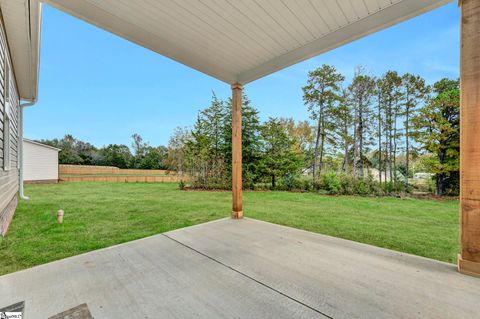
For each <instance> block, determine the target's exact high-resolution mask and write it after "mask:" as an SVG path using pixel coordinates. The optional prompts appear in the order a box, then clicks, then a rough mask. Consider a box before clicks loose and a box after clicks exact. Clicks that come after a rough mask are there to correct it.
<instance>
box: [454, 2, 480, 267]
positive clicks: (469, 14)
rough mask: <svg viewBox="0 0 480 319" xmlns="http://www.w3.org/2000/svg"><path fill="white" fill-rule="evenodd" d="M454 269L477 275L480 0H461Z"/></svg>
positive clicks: (479, 261)
mask: <svg viewBox="0 0 480 319" xmlns="http://www.w3.org/2000/svg"><path fill="white" fill-rule="evenodd" d="M459 4H460V6H461V11H462V17H461V53H460V59H461V61H460V83H461V98H460V105H461V107H460V218H461V229H460V232H461V253H460V255H459V257H458V269H459V271H460V272H462V273H464V274H469V275H474V276H480V1H478V0H461V1H460V2H459Z"/></svg>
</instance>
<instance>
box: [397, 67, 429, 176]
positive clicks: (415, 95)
mask: <svg viewBox="0 0 480 319" xmlns="http://www.w3.org/2000/svg"><path fill="white" fill-rule="evenodd" d="M402 82H403V89H404V95H405V104H404V107H403V112H404V117H405V122H404V127H405V170H406V176H405V178H406V180H405V183H406V184H408V175H409V170H410V151H411V146H410V137H411V128H410V126H411V119H412V117H415V116H416V113H417V110H418V106H419V105H420V104H422V103H424V102H425V99H426V98H427V95H428V91H429V88H428V86H427V85H426V84H425V80H424V79H423V78H421V77H420V76H418V75H413V74H410V73H407V74H404V75H403V77H402Z"/></svg>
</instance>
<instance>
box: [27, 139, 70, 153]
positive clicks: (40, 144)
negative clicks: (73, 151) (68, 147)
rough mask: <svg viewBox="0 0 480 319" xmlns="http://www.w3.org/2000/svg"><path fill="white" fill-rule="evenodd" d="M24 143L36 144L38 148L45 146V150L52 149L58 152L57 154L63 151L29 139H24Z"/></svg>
mask: <svg viewBox="0 0 480 319" xmlns="http://www.w3.org/2000/svg"><path fill="white" fill-rule="evenodd" d="M23 141H24V142H27V143H31V144H35V145H38V146H43V147H45V148H50V149H52V150H56V151H57V152H59V151H61V150H62V149H60V148H57V147H53V146H50V145H47V144H43V143H40V142H36V141H32V140H29V139H28V138H23Z"/></svg>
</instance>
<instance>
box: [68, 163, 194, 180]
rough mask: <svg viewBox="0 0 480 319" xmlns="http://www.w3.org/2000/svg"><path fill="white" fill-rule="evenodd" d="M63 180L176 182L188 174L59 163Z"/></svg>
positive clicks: (184, 178) (186, 177) (187, 178)
mask: <svg viewBox="0 0 480 319" xmlns="http://www.w3.org/2000/svg"><path fill="white" fill-rule="evenodd" d="M59 175H60V181H62V182H113V183H170V182H171V183H174V182H180V181H181V180H184V181H187V180H189V177H188V176H184V175H178V174H177V173H176V172H173V171H167V170H158V169H152V170H149V169H121V168H118V167H113V166H89V165H64V164H61V165H59Z"/></svg>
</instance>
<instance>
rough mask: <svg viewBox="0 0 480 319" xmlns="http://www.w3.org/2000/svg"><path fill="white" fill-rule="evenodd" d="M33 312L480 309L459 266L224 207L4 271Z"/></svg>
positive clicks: (416, 313)
mask: <svg viewBox="0 0 480 319" xmlns="http://www.w3.org/2000/svg"><path fill="white" fill-rule="evenodd" d="M20 301H25V318H28V319H31V318H48V317H51V316H54V315H57V314H59V313H62V312H64V311H66V310H69V309H72V308H75V307H78V306H79V305H82V304H86V305H87V306H88V310H89V311H90V313H91V315H92V316H93V317H94V318H124V317H130V318H193V317H197V318H369V319H370V318H479V316H478V311H477V309H478V307H477V306H478V304H479V303H480V279H478V278H473V277H468V276H464V275H461V274H459V273H457V272H456V270H455V266H454V265H450V264H446V263H441V262H437V261H433V260H429V259H425V258H421V257H416V256H411V255H406V254H401V253H397V252H393V251H389V250H385V249H380V248H377V247H372V246H368V245H363V244H359V243H354V242H351V241H346V240H342V239H337V238H332V237H328V236H323V235H319V234H314V233H309V232H305V231H301V230H297V229H292V228H288V227H283V226H278V225H273V224H269V223H265V222H261V221H256V220H252V219H244V220H230V219H222V220H218V221H214V222H210V223H206V224H202V225H197V226H193V227H188V228H184V229H180V230H176V231H172V232H168V233H166V234H162V235H157V236H153V237H149V238H144V239H141V240H137V241H133V242H129V243H126V244H122V245H118V246H114V247H110V248H107V249H101V250H98V251H94V252H91V253H87V254H83V255H79V256H75V257H71V258H67V259H64V260H60V261H56V262H53V263H49V264H46V265H42V266H38V267H34V268H31V269H27V270H24V271H20V272H17V273H13V274H9V275H5V276H1V277H0V308H1V307H3V306H8V305H11V304H14V303H17V302H20Z"/></svg>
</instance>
